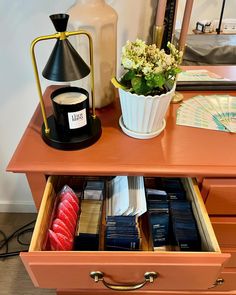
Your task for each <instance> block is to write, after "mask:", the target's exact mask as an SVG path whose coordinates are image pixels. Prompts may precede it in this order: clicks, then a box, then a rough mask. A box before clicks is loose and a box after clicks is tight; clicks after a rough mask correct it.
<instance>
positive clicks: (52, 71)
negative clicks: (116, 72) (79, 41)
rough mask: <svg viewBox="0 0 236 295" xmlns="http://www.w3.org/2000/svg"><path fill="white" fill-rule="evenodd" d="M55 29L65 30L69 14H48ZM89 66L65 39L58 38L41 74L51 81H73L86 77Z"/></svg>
mask: <svg viewBox="0 0 236 295" xmlns="http://www.w3.org/2000/svg"><path fill="white" fill-rule="evenodd" d="M50 18H51V20H52V22H53V24H54V27H55V29H56V30H57V31H58V32H65V31H66V26H67V22H68V18H69V15H67V14H54V15H51V16H50ZM89 73H90V68H89V67H88V65H87V64H86V63H85V61H84V60H83V59H82V57H81V56H80V55H79V54H78V52H77V51H76V50H75V49H74V47H73V46H72V45H71V43H70V42H69V41H68V40H67V39H63V40H60V39H58V40H57V42H56V44H55V46H54V48H53V51H52V53H51V55H50V57H49V60H48V62H47V64H46V66H45V68H44V70H43V73H42V75H43V76H44V77H45V78H46V79H48V80H53V81H59V82H63V81H74V80H79V79H82V78H84V77H86V76H87V75H88V74H89Z"/></svg>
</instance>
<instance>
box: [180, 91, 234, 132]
mask: <svg viewBox="0 0 236 295" xmlns="http://www.w3.org/2000/svg"><path fill="white" fill-rule="evenodd" d="M176 124H177V125H184V126H191V127H198V128H206V129H212V130H220V131H226V132H233V133H235V132H236V97H234V96H230V95H209V96H202V95H198V96H195V97H193V98H191V99H189V100H186V101H184V102H183V103H182V104H181V105H180V107H179V108H178V110H177V118H176Z"/></svg>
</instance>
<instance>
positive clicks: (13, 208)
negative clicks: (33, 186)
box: [0, 201, 36, 213]
mask: <svg viewBox="0 0 236 295" xmlns="http://www.w3.org/2000/svg"><path fill="white" fill-rule="evenodd" d="M0 212H17V213H35V212H36V208H35V205H34V203H33V202H6V201H0Z"/></svg>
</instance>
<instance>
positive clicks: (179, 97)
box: [171, 91, 184, 103]
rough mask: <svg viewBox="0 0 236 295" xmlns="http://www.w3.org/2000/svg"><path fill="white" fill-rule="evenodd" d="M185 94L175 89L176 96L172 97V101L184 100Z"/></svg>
mask: <svg viewBox="0 0 236 295" xmlns="http://www.w3.org/2000/svg"><path fill="white" fill-rule="evenodd" d="M183 98H184V96H183V94H181V93H180V92H178V91H175V94H174V96H173V97H172V100H171V103H180V102H181V101H182V100H183Z"/></svg>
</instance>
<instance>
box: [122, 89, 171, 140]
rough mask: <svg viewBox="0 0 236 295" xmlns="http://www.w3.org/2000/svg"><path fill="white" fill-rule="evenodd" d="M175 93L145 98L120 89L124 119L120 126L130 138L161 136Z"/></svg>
mask: <svg viewBox="0 0 236 295" xmlns="http://www.w3.org/2000/svg"><path fill="white" fill-rule="evenodd" d="M174 93H175V85H174V87H173V88H172V89H171V90H170V91H169V92H167V93H164V94H161V95H156V96H151V95H148V96H144V95H137V94H135V93H130V92H128V91H125V90H123V89H121V88H119V97H120V104H121V111H122V117H121V118H120V126H121V128H122V130H123V131H124V132H125V133H126V134H127V135H129V136H131V137H135V138H140V139H146V138H152V137H155V136H157V135H158V134H160V133H161V132H162V131H163V130H164V128H165V115H166V112H167V110H168V107H169V104H170V102H171V99H172V97H173V95H174Z"/></svg>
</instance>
